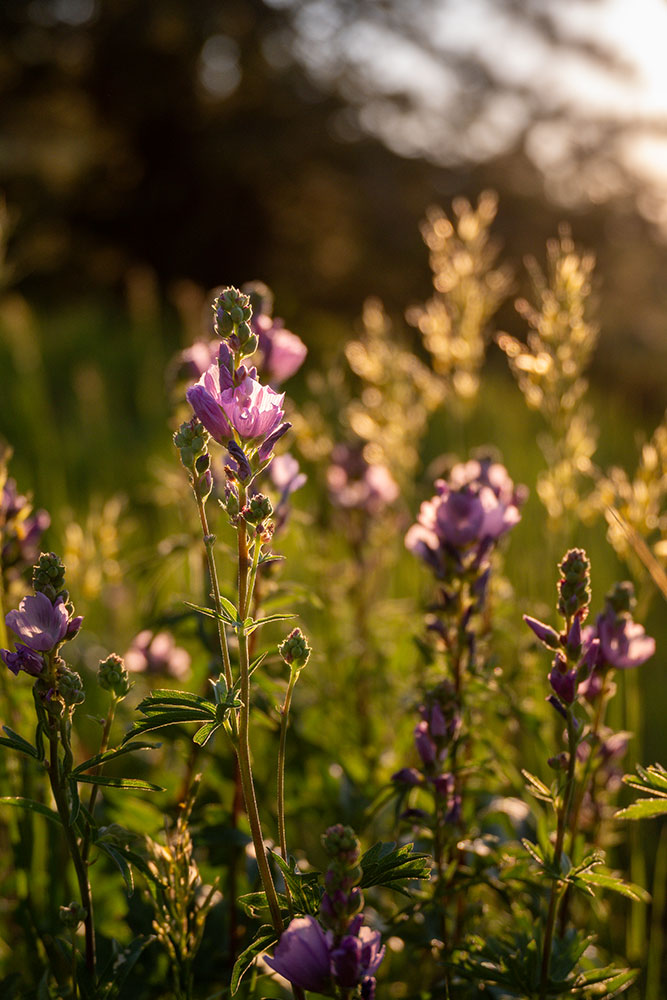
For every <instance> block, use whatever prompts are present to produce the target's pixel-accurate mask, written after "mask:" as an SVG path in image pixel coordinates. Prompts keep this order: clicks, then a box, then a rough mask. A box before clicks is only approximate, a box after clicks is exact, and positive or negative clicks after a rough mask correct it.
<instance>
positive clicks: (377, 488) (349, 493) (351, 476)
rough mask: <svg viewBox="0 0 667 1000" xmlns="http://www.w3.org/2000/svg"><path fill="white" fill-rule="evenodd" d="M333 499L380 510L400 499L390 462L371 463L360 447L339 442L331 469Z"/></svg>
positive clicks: (350, 506)
mask: <svg viewBox="0 0 667 1000" xmlns="http://www.w3.org/2000/svg"><path fill="white" fill-rule="evenodd" d="M327 486H328V487H329V496H330V498H331V501H332V503H334V504H336V505H337V506H338V507H344V508H347V509H355V510H365V511H366V512H367V513H369V514H377V513H379V512H380V511H381V510H383V508H385V507H388V506H389V505H390V504H392V503H394V501H395V500H397V499H398V496H399V489H398V486H397V484H396V482H395V480H394V477H393V476H392V474H391V472H390V471H389V469H388V468H387V466H386V465H371V464H369V463H368V462H367V461H366V459H365V458H364V456H363V452H362V450H361V449H360V448H353V447H350V446H349V445H346V444H337V445H336V446H335V447H334V449H333V451H332V453H331V464H330V466H329V468H328V469H327Z"/></svg>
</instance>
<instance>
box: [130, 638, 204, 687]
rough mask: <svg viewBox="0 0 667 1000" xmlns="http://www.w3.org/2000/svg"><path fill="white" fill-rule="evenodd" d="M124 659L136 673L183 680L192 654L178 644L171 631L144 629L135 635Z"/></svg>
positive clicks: (188, 668)
mask: <svg viewBox="0 0 667 1000" xmlns="http://www.w3.org/2000/svg"><path fill="white" fill-rule="evenodd" d="M123 659H124V660H125V666H126V667H127V669H128V670H130V671H132V672H134V673H146V674H164V675H168V676H169V677H175V678H176V679H178V680H181V679H182V678H184V677H185V676H186V675H187V673H188V671H189V670H190V654H189V653H188V652H187V650H185V649H182V648H181V647H180V646H177V645H176V642H175V641H174V637H173V636H172V635H170V634H169V632H158V633H157V634H154V633H153V632H151V630H150V629H144V630H143V631H142V632H139V634H138V635H136V636H135V637H134V639H133V640H132V643H131V644H130V647H129V649H128V651H127V653H126V654H125V656H124V657H123Z"/></svg>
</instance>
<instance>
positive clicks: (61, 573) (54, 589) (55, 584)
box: [32, 552, 67, 604]
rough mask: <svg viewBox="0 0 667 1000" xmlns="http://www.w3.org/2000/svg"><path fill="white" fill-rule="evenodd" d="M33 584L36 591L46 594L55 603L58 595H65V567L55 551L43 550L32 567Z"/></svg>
mask: <svg viewBox="0 0 667 1000" xmlns="http://www.w3.org/2000/svg"><path fill="white" fill-rule="evenodd" d="M32 586H33V590H34V591H35V592H36V593H41V594H44V595H45V596H46V597H48V599H49V600H50V601H51V603H52V604H55V602H56V600H57V599H58V597H61V596H63V597H64V596H65V595H66V593H67V592H66V590H65V567H64V565H63V562H62V559H61V558H60V557H59V556H57V555H56V554H55V552H42V553H41V555H40V557H39V560H38V562H37V563H36V565H35V566H33V568H32Z"/></svg>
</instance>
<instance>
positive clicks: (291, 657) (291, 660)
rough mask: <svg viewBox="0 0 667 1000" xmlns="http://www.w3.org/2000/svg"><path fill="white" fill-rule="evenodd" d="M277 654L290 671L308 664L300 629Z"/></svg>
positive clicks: (295, 630)
mask: <svg viewBox="0 0 667 1000" xmlns="http://www.w3.org/2000/svg"><path fill="white" fill-rule="evenodd" d="M278 652H279V653H280V655H281V656H282V658H283V660H284V661H285V663H286V664H287V665H288V666H289V667H291V668H292V670H301V668H302V667H305V665H306V664H307V663H308V658H309V657H310V652H311V650H310V646H309V645H308V640H307V639H306V637H305V635H304V634H303V632H302V631H301V629H300V628H295V629H293V630H292V631H291V632H290V634H289V635H288V636H287V638H286V639H284V640H283V641H282V642H281V643H280V645H279V646H278ZM334 829H337V828H336V827H331V830H334ZM330 832H331V831H327V834H326V836H327V837H328V836H329V833H330ZM325 850H327V852H328V848H327V846H326V844H325Z"/></svg>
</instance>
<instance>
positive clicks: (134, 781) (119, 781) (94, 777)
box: [76, 774, 164, 792]
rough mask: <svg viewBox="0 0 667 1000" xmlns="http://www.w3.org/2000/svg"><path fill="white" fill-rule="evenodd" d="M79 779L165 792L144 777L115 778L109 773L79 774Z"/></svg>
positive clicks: (120, 786) (111, 785)
mask: <svg viewBox="0 0 667 1000" xmlns="http://www.w3.org/2000/svg"><path fill="white" fill-rule="evenodd" d="M76 780H77V781H85V782H86V783H87V784H89V785H105V786H106V787H107V788H134V789H135V790H137V791H143V792H163V791H164V788H163V787H162V786H161V785H154V784H153V783H152V782H151V781H144V779H143V778H115V777H112V776H111V775H108V774H78V775H77V777H76Z"/></svg>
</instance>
